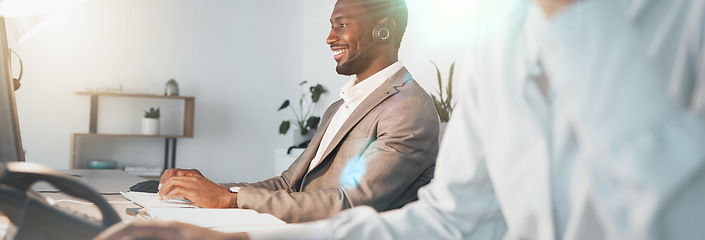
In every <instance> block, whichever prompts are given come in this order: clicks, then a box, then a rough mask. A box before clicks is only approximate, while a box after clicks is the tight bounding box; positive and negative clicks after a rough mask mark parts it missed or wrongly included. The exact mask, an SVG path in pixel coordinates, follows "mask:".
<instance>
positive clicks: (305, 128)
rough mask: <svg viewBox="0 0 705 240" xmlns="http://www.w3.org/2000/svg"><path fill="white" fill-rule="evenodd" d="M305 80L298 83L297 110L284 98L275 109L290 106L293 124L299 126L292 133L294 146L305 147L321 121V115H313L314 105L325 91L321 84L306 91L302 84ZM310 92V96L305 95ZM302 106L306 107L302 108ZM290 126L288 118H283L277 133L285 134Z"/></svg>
mask: <svg viewBox="0 0 705 240" xmlns="http://www.w3.org/2000/svg"><path fill="white" fill-rule="evenodd" d="M306 83H307V81H303V82H301V83H299V86H301V97H300V98H299V106H298V110H297V109H296V108H295V107H294V106H293V105H290V104H289V100H288V99H287V100H285V101H284V103H282V105H281V106H280V107H279V109H278V110H277V111H280V110H282V109H285V108H287V107H288V108H290V109H291V111H292V112H294V117H295V119H294V124H295V125H296V127H298V128H299V131H296V132H295V133H294V147H304V148H305V147H306V146H308V142H309V141H310V140H311V138H313V133H314V132H315V131H316V129H317V128H318V123H319V122H320V121H321V117H318V116H313V110H314V106H315V105H316V103H317V102H318V100H319V99H320V98H321V94H323V93H325V92H327V91H326V89H325V88H323V86H322V85H321V84H316V86H311V87H309V88H308V90H309V91H308V92H306V91H305V90H304V89H305V87H304V85H305V84H306ZM308 94H310V95H311V96H310V98H309V97H307V95H308ZM304 106H305V107H306V109H304ZM290 127H291V121H290V120H284V121H282V123H281V124H280V125H279V134H286V133H287V132H288V131H289V128H290Z"/></svg>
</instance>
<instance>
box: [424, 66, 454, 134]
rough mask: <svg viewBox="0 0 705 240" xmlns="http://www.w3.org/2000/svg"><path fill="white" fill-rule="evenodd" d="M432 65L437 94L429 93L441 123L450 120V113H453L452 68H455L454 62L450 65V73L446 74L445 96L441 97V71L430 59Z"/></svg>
mask: <svg viewBox="0 0 705 240" xmlns="http://www.w3.org/2000/svg"><path fill="white" fill-rule="evenodd" d="M431 63H433V66H434V67H436V75H437V76H438V96H436V95H433V94H432V93H429V94H431V98H433V103H434V104H435V105H436V111H437V112H438V117H439V118H440V120H441V122H442V123H446V122H448V120H450V115H451V114H452V113H453V107H455V104H453V103H452V101H453V70H454V69H455V62H453V64H451V65H450V73H449V74H448V84H447V85H446V88H445V90H446V91H445V93H446V94H445V98H444V97H443V79H442V78H441V71H440V70H438V65H436V63H435V62H433V61H431Z"/></svg>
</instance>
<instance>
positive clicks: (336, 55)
mask: <svg viewBox="0 0 705 240" xmlns="http://www.w3.org/2000/svg"><path fill="white" fill-rule="evenodd" d="M330 49H331V50H332V51H333V59H335V61H336V62H339V61H340V59H342V58H343V54H345V53H347V52H348V51H350V50H349V49H348V48H347V47H340V46H331V47H330Z"/></svg>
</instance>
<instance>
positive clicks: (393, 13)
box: [361, 0, 409, 49]
mask: <svg viewBox="0 0 705 240" xmlns="http://www.w3.org/2000/svg"><path fill="white" fill-rule="evenodd" d="M361 2H362V7H364V8H365V11H367V14H368V15H370V18H372V21H374V22H379V21H381V20H382V19H384V18H385V17H387V15H389V16H390V17H391V18H392V19H394V22H395V23H396V25H395V26H394V32H395V34H396V36H395V41H396V42H395V45H396V48H397V49H399V47H400V46H401V39H402V38H403V37H404V32H406V24H407V22H408V21H409V9H408V8H407V7H406V2H405V1H404V0H362V1H361Z"/></svg>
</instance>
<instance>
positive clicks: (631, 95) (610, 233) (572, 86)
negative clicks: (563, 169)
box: [544, 0, 705, 239]
mask: <svg viewBox="0 0 705 240" xmlns="http://www.w3.org/2000/svg"><path fill="white" fill-rule="evenodd" d="M675 2H683V1H675ZM686 2H687V1H686ZM615 4H617V3H615V2H614V1H611V0H593V1H579V4H574V6H571V7H570V8H569V9H566V10H565V11H564V12H561V13H559V14H558V15H557V16H556V17H555V18H554V19H553V20H552V23H551V24H550V26H549V28H548V32H549V33H548V34H549V37H548V38H547V39H551V41H552V42H551V43H550V45H551V46H552V48H551V49H549V50H547V51H546V52H545V58H544V59H546V61H545V63H546V69H547V72H548V75H549V76H550V77H549V78H550V79H551V85H552V87H553V88H554V90H555V92H556V93H557V95H556V98H555V103H556V105H555V106H556V107H555V111H556V112H557V113H560V114H562V115H561V116H560V118H561V119H563V120H564V121H566V122H569V123H570V124H566V125H568V126H569V127H570V128H572V130H571V131H573V132H574V133H575V136H576V139H577V142H578V143H579V148H580V151H579V152H578V156H577V157H576V158H577V159H576V166H575V168H574V169H575V170H574V171H573V173H574V174H575V175H574V186H572V188H571V189H573V191H572V192H571V193H570V194H571V199H572V202H571V219H570V220H569V222H570V223H572V224H571V225H569V226H567V229H566V233H565V238H566V239H581V237H584V236H586V233H590V232H593V233H594V232H601V233H602V234H603V235H604V236H603V237H602V238H603V239H694V238H698V237H702V236H703V235H704V234H705V228H703V227H702V226H697V225H698V224H700V225H702V223H703V222H705V207H703V206H704V205H703V204H705V203H704V202H703V200H704V199H705V147H703V146H705V126H704V125H705V124H704V123H703V121H701V120H699V119H697V118H696V117H695V116H694V114H692V113H691V112H688V111H686V109H685V108H684V106H681V105H679V104H678V103H677V102H675V101H673V100H672V98H671V97H670V96H668V92H667V91H666V89H667V86H668V79H669V78H668V75H669V72H670V69H671V67H672V66H661V65H657V64H655V61H654V60H653V59H650V58H649V57H648V56H647V54H648V53H647V51H646V49H648V45H649V43H650V42H648V41H649V39H647V38H644V37H642V35H640V34H639V28H643V27H644V26H642V25H640V24H641V23H643V22H644V21H647V20H648V18H646V16H641V19H640V20H638V21H637V20H634V19H631V18H629V17H627V16H626V15H625V13H624V11H622V10H623V8H620V7H617V6H618V5H619V4H617V5H615ZM674 4H675V3H674ZM644 18H646V19H644ZM637 19H638V18H637ZM656 26H660V25H656ZM615 36H616V37H615ZM588 223H598V224H588Z"/></svg>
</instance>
